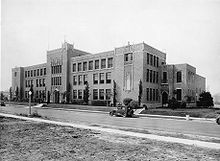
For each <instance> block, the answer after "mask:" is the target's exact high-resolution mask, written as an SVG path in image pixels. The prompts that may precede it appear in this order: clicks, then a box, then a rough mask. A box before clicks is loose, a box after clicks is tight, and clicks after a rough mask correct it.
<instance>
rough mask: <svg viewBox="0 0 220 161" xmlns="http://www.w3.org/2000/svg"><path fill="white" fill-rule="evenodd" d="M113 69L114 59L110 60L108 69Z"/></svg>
mask: <svg viewBox="0 0 220 161" xmlns="http://www.w3.org/2000/svg"><path fill="white" fill-rule="evenodd" d="M112 67H113V58H108V68H112Z"/></svg>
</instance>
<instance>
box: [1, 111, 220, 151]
mask: <svg viewBox="0 0 220 161" xmlns="http://www.w3.org/2000/svg"><path fill="white" fill-rule="evenodd" d="M0 115H1V116H4V117H11V118H17V119H22V120H28V121H36V122H43V123H49V124H56V125H61V126H71V127H75V128H82V129H91V130H96V131H103V132H108V133H116V134H120V135H127V136H132V137H141V138H146V139H153V140H157V141H165V142H172V143H180V144H186V145H194V146H198V147H203V148H211V149H220V144H218V143H211V142H204V141H198V140H189V139H180V138H174V137H167V136H158V135H153V134H143V133H137V132H130V131H123V130H117V129H111V128H101V127H94V126H88V125H81V124H74V123H67V122H58V121H51V120H44V119H39V118H29V117H22V116H16V115H11V114H4V113H0Z"/></svg>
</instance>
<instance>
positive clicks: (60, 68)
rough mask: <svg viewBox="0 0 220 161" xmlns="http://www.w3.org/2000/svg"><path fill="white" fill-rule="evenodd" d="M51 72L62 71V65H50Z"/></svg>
mask: <svg viewBox="0 0 220 161" xmlns="http://www.w3.org/2000/svg"><path fill="white" fill-rule="evenodd" d="M51 73H52V74H58V73H62V65H55V66H51Z"/></svg>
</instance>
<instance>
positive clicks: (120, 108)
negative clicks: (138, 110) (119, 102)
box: [109, 106, 134, 117]
mask: <svg viewBox="0 0 220 161" xmlns="http://www.w3.org/2000/svg"><path fill="white" fill-rule="evenodd" d="M133 114H134V110H133V109H128V115H127V116H128V117H132V116H133ZM109 115H110V116H117V117H125V106H118V107H117V108H116V109H114V110H112V111H110V112H109Z"/></svg>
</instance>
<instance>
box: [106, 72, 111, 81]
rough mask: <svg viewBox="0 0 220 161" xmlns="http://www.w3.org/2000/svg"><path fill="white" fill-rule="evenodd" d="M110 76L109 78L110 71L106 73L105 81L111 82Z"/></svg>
mask: <svg viewBox="0 0 220 161" xmlns="http://www.w3.org/2000/svg"><path fill="white" fill-rule="evenodd" d="M111 81H112V78H111V72H108V73H106V83H111Z"/></svg>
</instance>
